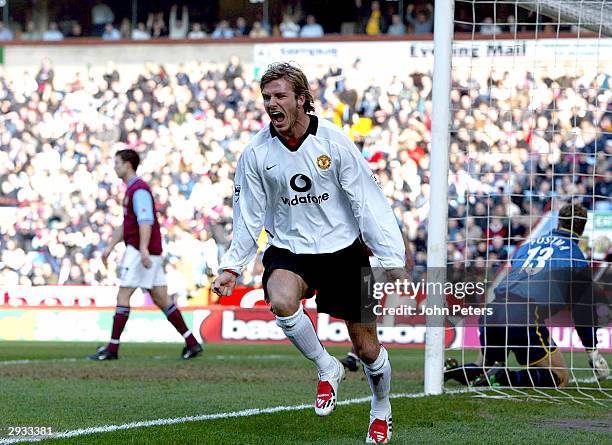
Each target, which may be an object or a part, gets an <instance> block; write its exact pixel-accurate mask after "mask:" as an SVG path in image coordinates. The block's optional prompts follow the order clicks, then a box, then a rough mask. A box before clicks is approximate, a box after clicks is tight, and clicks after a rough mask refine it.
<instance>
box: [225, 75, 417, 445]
mask: <svg viewBox="0 0 612 445" xmlns="http://www.w3.org/2000/svg"><path fill="white" fill-rule="evenodd" d="M260 87H261V92H262V97H263V101H264V107H265V110H266V113H267V114H268V116H269V117H270V119H271V123H270V125H268V126H266V127H265V128H264V129H262V130H261V131H260V132H259V133H258V134H257V135H256V136H255V137H254V138H253V140H252V141H251V142H250V143H249V144H248V146H247V147H246V148H245V150H244V152H243V153H242V155H241V157H240V159H239V161H238V166H237V168H236V175H235V193H234V229H233V240H232V244H231V246H230V249H229V250H228V251H227V253H226V254H225V255H224V257H223V259H222V261H221V265H220V270H219V276H218V277H217V278H216V279H215V281H214V283H213V290H214V291H215V292H216V293H217V294H219V295H230V294H231V293H232V291H233V289H234V286H235V285H236V279H237V277H238V276H239V275H240V273H241V270H242V268H243V267H244V266H245V265H247V264H248V263H249V262H250V261H251V259H252V258H253V257H254V255H255V254H256V252H257V239H258V237H259V235H260V233H261V230H262V228H265V230H266V232H267V234H268V239H269V243H270V247H268V249H267V250H266V252H265V254H264V258H263V264H264V274H263V288H264V293H265V297H266V300H267V301H268V302H269V303H270V305H271V310H272V312H273V313H274V314H275V316H276V323H277V325H278V326H279V327H281V329H282V330H283V332H284V333H285V335H286V336H287V337H288V338H289V340H290V341H291V342H292V343H293V344H294V345H295V346H296V348H297V349H298V350H299V351H300V352H301V353H302V354H303V355H304V356H305V357H306V358H308V359H309V360H311V361H312V362H314V364H315V365H316V367H317V370H318V374H319V384H318V387H317V394H316V398H315V412H316V414H318V415H319V416H327V415H330V414H331V413H332V411H333V410H334V409H335V407H336V403H337V399H338V385H339V383H340V381H341V380H342V379H343V378H344V368H343V366H342V365H341V363H340V362H339V361H338V360H337V359H336V358H334V357H332V356H331V355H330V354H329V353H328V352H327V351H326V350H325V348H324V347H323V345H322V344H321V342H320V341H319V339H318V337H317V334H316V332H315V329H314V326H313V324H312V322H311V320H310V318H309V317H308V316H307V315H306V313H305V312H304V311H303V308H302V305H301V300H302V299H303V298H310V297H312V296H313V295H314V294H315V293H316V302H317V308H318V310H319V311H320V312H324V313H328V314H330V315H331V316H333V317H336V318H340V319H343V320H345V322H346V325H347V328H348V332H349V334H350V338H351V341H352V343H353V346H354V349H355V352H356V355H357V356H358V357H359V359H360V360H361V361H362V362H363V364H364V371H365V374H366V376H367V379H368V382H369V385H370V388H371V390H372V395H373V397H372V403H371V410H370V423H369V429H368V432H367V435H366V442H368V443H386V442H388V441H389V440H390V439H391V435H392V421H391V404H390V401H389V391H390V384H391V365H390V363H389V358H388V355H387V351H386V350H385V348H383V347H382V346H381V345H380V343H379V341H378V337H377V332H376V318H375V316H374V314H373V312H372V308H371V306H372V305H373V301H372V300H371V296H370V294H369V293H368V292H367V289H366V291H365V292H364V287H367V286H366V285H363V284H362V283H364V281H365V280H364V279H363V278H364V276H363V275H362V272H364V271H365V273H368V271H369V269H370V264H369V261H368V253H367V248H366V245H367V247H369V248H370V249H371V250H372V252H373V253H374V255H375V256H376V257H377V258H378V259H379V260H380V264H381V265H382V266H383V267H384V268H385V269H387V270H388V275H389V277H390V278H392V279H395V278H398V279H399V278H404V277H405V276H406V275H405V270H404V263H405V251H404V243H403V241H402V235H401V233H400V230H399V227H398V224H397V222H396V219H395V216H394V214H393V212H392V210H391V208H390V206H389V204H388V203H387V201H386V198H385V196H384V194H383V193H382V191H381V190H380V188H379V187H378V184H377V182H376V179H375V177H374V175H373V174H372V172H371V170H370V168H369V167H368V164H367V163H366V162H365V160H364V159H363V158H362V156H361V154H360V152H359V150H357V149H356V147H355V145H354V144H353V143H352V141H351V140H350V139H349V138H348V137H347V136H346V135H344V133H342V131H341V130H340V129H339V128H337V127H336V126H335V125H333V124H332V123H330V122H327V121H325V120H319V119H318V118H317V117H316V116H315V115H314V114H311V112H313V111H314V107H313V97H312V94H311V92H310V91H309V88H308V80H307V79H306V76H305V75H304V73H303V72H302V71H301V70H300V69H299V68H297V67H295V66H293V65H292V64H288V63H275V64H272V65H270V66H269V67H268V69H267V71H266V72H265V73H264V75H263V76H262V78H261V83H260ZM362 239H363V241H362ZM364 242H365V245H364Z"/></svg>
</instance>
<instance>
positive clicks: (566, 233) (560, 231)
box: [554, 227, 580, 238]
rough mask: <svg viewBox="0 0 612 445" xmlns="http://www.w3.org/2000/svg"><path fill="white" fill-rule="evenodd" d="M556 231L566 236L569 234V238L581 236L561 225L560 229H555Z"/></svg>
mask: <svg viewBox="0 0 612 445" xmlns="http://www.w3.org/2000/svg"><path fill="white" fill-rule="evenodd" d="M554 231H555V232H557V233H560V234H562V235H564V236H567V237H568V238H573V237H576V238H580V236H579V235H578V234H577V233H576V232H574V231H573V230H570V229H566V228H563V227H559V228H558V229H555V230H554Z"/></svg>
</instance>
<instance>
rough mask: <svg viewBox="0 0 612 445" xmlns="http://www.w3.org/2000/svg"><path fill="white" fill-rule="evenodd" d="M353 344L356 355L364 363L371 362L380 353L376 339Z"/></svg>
mask: <svg viewBox="0 0 612 445" xmlns="http://www.w3.org/2000/svg"><path fill="white" fill-rule="evenodd" d="M354 346H355V353H356V354H357V357H359V359H360V360H361V361H362V362H364V363H373V362H374V361H376V359H377V358H378V354H379V353H380V344H379V343H378V342H377V341H376V342H373V341H361V342H358V343H357V344H355V345H354Z"/></svg>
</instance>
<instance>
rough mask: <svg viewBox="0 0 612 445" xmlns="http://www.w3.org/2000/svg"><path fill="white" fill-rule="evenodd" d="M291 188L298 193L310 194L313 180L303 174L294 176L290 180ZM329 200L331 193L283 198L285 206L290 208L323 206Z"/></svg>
mask: <svg viewBox="0 0 612 445" xmlns="http://www.w3.org/2000/svg"><path fill="white" fill-rule="evenodd" d="M289 187H291V190H294V191H296V192H298V193H305V192H308V191H309V190H310V189H311V188H312V179H310V178H309V177H308V176H306V175H305V174H303V173H298V174H296V175H293V176H292V177H291V179H290V180H289ZM328 199H329V193H323V194H322V195H319V196H317V195H312V194H310V193H307V194H306V195H297V194H296V195H293V196H281V201H282V203H283V204H285V205H288V206H297V205H301V204H321V203H323V202H324V201H327V200H328Z"/></svg>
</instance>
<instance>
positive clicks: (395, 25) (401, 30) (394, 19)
mask: <svg viewBox="0 0 612 445" xmlns="http://www.w3.org/2000/svg"><path fill="white" fill-rule="evenodd" d="M387 34H389V35H391V36H401V35H404V34H406V25H404V24H403V23H402V18H401V17H400V16H399V15H397V14H393V15H392V16H391V25H390V26H389V29H388V30H387Z"/></svg>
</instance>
